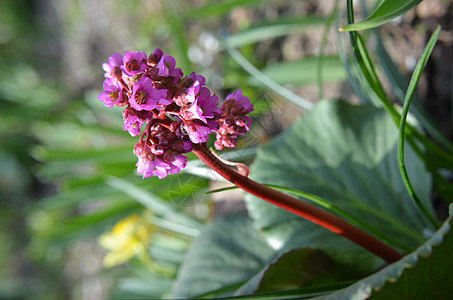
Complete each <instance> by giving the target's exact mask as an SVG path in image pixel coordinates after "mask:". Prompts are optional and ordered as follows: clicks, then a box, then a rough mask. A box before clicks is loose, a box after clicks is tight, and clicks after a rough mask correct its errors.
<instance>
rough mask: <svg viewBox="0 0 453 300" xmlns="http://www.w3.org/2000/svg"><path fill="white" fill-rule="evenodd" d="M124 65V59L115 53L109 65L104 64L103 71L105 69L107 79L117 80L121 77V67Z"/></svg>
mask: <svg viewBox="0 0 453 300" xmlns="http://www.w3.org/2000/svg"><path fill="white" fill-rule="evenodd" d="M122 64H123V57H122V56H121V54H119V53H113V54H112V56H110V57H109V61H108V63H103V64H102V69H104V71H105V74H104V77H105V78H116V76H118V74H119V76H120V77H121V70H120V67H121V65H122Z"/></svg>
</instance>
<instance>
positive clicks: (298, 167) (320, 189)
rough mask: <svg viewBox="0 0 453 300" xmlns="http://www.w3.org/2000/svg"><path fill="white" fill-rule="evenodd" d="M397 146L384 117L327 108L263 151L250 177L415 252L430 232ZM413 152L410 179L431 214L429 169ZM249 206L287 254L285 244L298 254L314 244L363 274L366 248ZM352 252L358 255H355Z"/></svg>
mask: <svg viewBox="0 0 453 300" xmlns="http://www.w3.org/2000/svg"><path fill="white" fill-rule="evenodd" d="M397 140H398V133H397V130H396V128H395V126H394V124H393V122H392V120H391V119H390V117H389V116H388V115H387V114H386V112H385V111H384V110H382V109H378V108H376V107H373V106H368V105H363V106H353V105H349V104H347V103H344V102H342V101H324V102H320V103H319V104H318V106H317V107H316V108H315V110H313V111H310V112H308V113H306V114H305V115H304V116H302V117H301V118H300V119H299V120H297V121H296V122H295V123H294V124H293V126H292V127H291V128H290V129H289V130H287V131H286V132H285V133H284V134H282V135H281V136H279V137H278V138H276V139H275V140H274V141H272V142H271V143H269V144H268V145H266V146H264V147H262V148H261V149H259V150H258V152H257V157H256V159H255V161H254V163H253V164H252V166H251V168H250V176H251V177H252V178H253V179H255V180H257V181H258V182H261V183H264V184H269V183H270V184H273V185H279V186H283V187H287V188H291V189H299V190H302V191H304V192H307V193H311V194H314V195H318V196H320V197H322V198H324V199H326V200H328V201H330V202H331V203H333V204H334V205H335V206H336V207H337V208H338V209H341V210H342V211H347V212H348V213H349V214H350V215H352V216H353V217H355V218H357V219H359V220H361V221H363V222H367V223H368V224H369V225H370V226H372V227H374V228H376V229H378V230H380V231H381V232H382V233H384V234H385V235H387V236H389V237H390V238H392V239H395V240H398V241H400V242H401V243H402V244H405V245H406V246H407V247H409V249H415V248H416V247H417V246H418V245H420V244H421V243H422V242H423V237H422V232H423V231H424V230H425V229H427V228H430V224H429V222H427V221H426V220H425V219H424V218H423V217H422V215H421V214H420V212H419V211H418V209H417V208H416V207H415V206H414V204H413V203H412V201H411V199H410V197H409V195H408V194H407V192H406V189H405V187H404V184H403V182H402V180H401V177H400V174H399V170H398V163H397V158H396V147H397ZM407 150H408V151H407V153H406V154H407V156H406V163H407V166H408V174H409V176H410V178H411V180H412V182H413V183H414V186H415V187H416V190H417V193H418V194H419V195H420V198H421V199H422V201H423V203H424V205H425V206H426V207H429V208H430V203H429V194H430V188H431V177H430V176H429V174H428V173H427V172H426V170H425V168H424V165H423V162H422V161H420V160H419V159H418V157H417V156H416V155H415V154H414V152H413V151H411V149H410V148H408V149H407ZM247 204H248V208H249V212H250V215H251V216H252V218H253V219H254V221H255V224H256V225H257V226H258V227H259V228H263V229H265V230H266V232H267V233H268V238H269V240H270V241H272V242H273V243H275V244H280V246H281V247H283V245H285V243H286V245H285V247H289V245H288V244H287V243H288V241H290V244H292V245H291V246H293V247H303V246H309V245H313V244H315V246H316V247H319V248H320V249H322V250H324V251H325V252H326V253H327V254H329V255H330V254H331V252H329V251H334V252H336V253H335V255H334V256H333V257H334V258H335V257H337V258H338V259H339V260H340V261H342V262H344V263H348V262H349V263H351V264H353V265H354V266H357V267H360V266H359V262H358V260H357V258H358V257H360V255H358V254H360V253H361V251H362V249H361V248H359V249H356V248H354V247H352V245H351V244H348V243H346V242H348V241H344V242H342V240H344V239H337V238H335V236H336V235H334V234H331V233H330V232H329V231H327V230H321V229H317V228H319V227H318V226H314V225H312V224H311V223H309V222H307V221H305V220H302V219H300V218H299V217H297V216H295V215H293V214H291V213H289V212H287V211H284V210H282V209H280V208H278V207H275V206H273V205H270V204H268V203H266V202H264V201H262V200H260V199H258V198H255V197H253V196H250V195H247ZM351 250H354V251H357V252H356V253H355V254H351V253H352V252H351ZM363 251H364V250H363ZM343 255H344V256H343ZM354 256H357V257H354ZM361 257H362V260H361V261H362V263H363V264H365V266H364V268H365V269H366V264H368V265H369V267H370V266H371V264H370V263H367V260H368V259H369V257H366V254H363V256H361ZM375 266H376V265H375Z"/></svg>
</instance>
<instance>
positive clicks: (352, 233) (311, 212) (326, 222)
mask: <svg viewBox="0 0 453 300" xmlns="http://www.w3.org/2000/svg"><path fill="white" fill-rule="evenodd" d="M192 152H193V153H194V154H195V155H196V156H197V157H198V158H199V159H200V160H201V161H203V162H204V163H205V164H206V165H207V166H208V167H210V168H211V169H213V170H214V171H216V172H217V173H218V174H219V175H221V176H222V177H223V178H225V179H226V180H228V181H230V182H231V183H233V184H234V185H236V186H237V187H239V188H241V189H243V190H244V191H246V192H248V193H250V194H252V195H254V196H256V197H259V198H261V199H263V200H265V201H267V202H269V203H271V204H273V205H276V206H278V207H280V208H283V209H284V210H287V211H289V212H292V213H293V214H296V215H298V216H300V217H302V218H304V219H306V220H308V221H311V222H313V223H315V224H318V225H320V226H322V227H324V228H326V229H328V230H330V231H332V232H333V233H336V234H339V235H342V236H343V237H345V238H347V239H349V240H350V241H352V242H354V243H355V244H358V245H360V246H362V247H363V248H365V249H366V250H368V251H370V252H371V253H373V254H375V255H377V256H379V257H380V258H382V259H384V260H385V261H387V262H388V263H393V262H396V261H398V260H399V259H401V258H402V257H403V255H402V254H400V253H399V252H397V251H396V250H394V249H393V248H391V247H389V246H388V245H386V244H384V243H383V242H381V241H380V240H378V239H376V238H375V237H373V236H371V235H370V234H368V233H366V232H365V231H363V230H361V229H359V228H357V227H355V226H353V225H351V224H349V223H348V222H346V221H344V220H343V219H340V218H338V217H337V216H334V215H332V214H330V213H328V212H326V211H324V210H322V209H320V208H317V207H315V206H313V205H310V204H308V203H305V202H303V201H300V200H298V199H296V198H293V197H291V196H289V195H287V194H284V193H281V192H279V191H276V190H274V189H271V188H269V187H267V186H265V185H262V184H260V183H258V182H256V181H253V180H251V179H250V178H248V177H247V176H244V175H241V174H240V173H238V172H237V171H235V170H234V169H233V168H231V167H230V166H228V165H226V164H225V163H223V162H222V161H220V160H219V159H218V158H217V157H216V156H215V155H214V154H213V153H212V152H211V151H210V150H209V149H208V148H207V147H206V144H204V143H203V144H196V145H194V146H193V149H192Z"/></svg>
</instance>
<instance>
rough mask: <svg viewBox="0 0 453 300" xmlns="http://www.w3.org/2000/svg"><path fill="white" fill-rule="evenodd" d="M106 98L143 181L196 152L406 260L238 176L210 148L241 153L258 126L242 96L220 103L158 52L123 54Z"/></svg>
mask: <svg viewBox="0 0 453 300" xmlns="http://www.w3.org/2000/svg"><path fill="white" fill-rule="evenodd" d="M102 67H103V69H104V70H105V81H104V84H103V87H104V91H103V92H101V93H100V94H99V100H100V101H102V102H103V103H104V105H105V106H107V107H113V106H118V107H124V110H123V120H124V130H127V131H128V132H129V133H130V135H131V136H133V137H136V136H138V142H137V143H136V144H135V146H134V149H133V152H134V154H135V155H136V156H137V158H138V162H137V164H136V167H137V171H138V173H139V174H141V175H142V176H143V178H147V177H151V176H153V175H155V176H157V177H158V178H160V179H163V178H165V177H166V176H167V175H168V174H175V173H178V172H179V171H181V169H183V168H184V167H185V166H186V164H187V157H186V156H184V154H185V153H188V152H193V153H194V154H195V155H196V156H197V157H198V158H200V159H201V160H202V161H203V162H204V163H205V164H206V165H207V166H208V167H210V168H212V169H213V170H214V171H216V172H217V173H218V174H220V175H221V176H223V177H224V178H225V179H227V180H229V181H230V182H232V183H233V184H235V185H236V186H238V187H239V188H242V189H243V190H244V191H246V192H249V193H251V194H253V195H255V196H257V197H259V198H261V199H263V200H265V201H268V202H270V203H272V204H274V205H277V206H278V207H281V208H283V209H285V210H287V211H290V212H292V213H294V214H296V215H298V216H301V217H303V218H305V219H307V220H309V221H312V222H314V223H316V224H318V225H320V226H323V227H325V228H327V229H328V230H330V231H332V232H334V233H336V234H340V235H342V236H344V237H346V238H348V239H349V240H351V241H353V242H355V243H356V244H358V245H360V246H362V247H364V248H365V249H367V250H369V251H370V252H372V253H374V254H376V255H377V256H379V257H381V258H383V259H384V260H386V261H387V262H394V261H397V260H399V259H400V258H401V257H402V255H401V254H400V253H398V252H397V251H395V250H394V249H392V248H391V247H389V246H388V245H386V244H384V243H383V242H381V241H380V240H378V239H376V238H375V237H373V236H371V235H369V234H368V233H366V232H365V231H363V230H361V229H359V228H357V227H355V226H353V225H351V224H349V223H347V222H346V221H344V220H343V219H340V218H338V217H336V216H334V215H332V214H330V213H327V212H325V211H324V210H322V209H319V208H317V207H315V206H312V205H310V204H307V203H305V202H303V201H300V200H298V199H296V198H293V197H291V196H288V195H287V194H283V193H281V192H279V191H277V190H274V189H271V188H269V187H268V186H265V185H262V184H260V183H257V182H255V181H253V180H251V179H250V178H248V168H247V167H245V166H241V165H239V166H238V167H237V168H233V167H232V166H231V164H227V163H224V162H223V161H222V160H221V159H219V158H218V156H216V155H215V154H213V153H212V152H211V151H210V150H209V149H208V148H207V146H206V142H207V141H208V138H209V136H210V135H211V134H214V133H215V134H216V140H215V143H214V146H215V148H216V149H217V150H222V149H223V148H225V147H230V148H231V147H235V142H236V139H237V138H238V137H240V136H242V135H244V134H246V133H247V132H248V131H249V129H250V126H251V119H250V117H248V116H247V114H248V113H250V112H251V111H253V105H252V104H251V103H250V101H249V99H248V98H247V97H246V96H244V95H243V94H242V92H241V90H237V91H236V92H234V93H232V94H229V95H228V96H227V97H226V99H225V100H224V101H222V102H221V104H220V106H219V99H218V97H217V96H216V95H214V94H212V93H211V91H210V90H209V89H208V88H207V87H206V86H205V85H206V80H205V78H204V77H203V76H201V75H197V74H195V73H192V74H190V75H189V76H184V74H183V72H182V71H181V69H179V68H176V64H175V59H174V58H173V57H171V56H169V55H168V54H164V53H163V51H162V50H160V49H156V50H154V51H153V52H152V53H151V54H150V55H149V56H148V55H147V54H146V53H144V52H135V51H127V52H125V53H124V55H121V54H118V53H115V54H113V55H112V56H111V57H110V58H109V60H108V62H107V63H104V64H103V66H102Z"/></svg>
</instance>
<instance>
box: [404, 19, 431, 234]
mask: <svg viewBox="0 0 453 300" xmlns="http://www.w3.org/2000/svg"><path fill="white" fill-rule="evenodd" d="M439 32H440V26H438V27H437V30H436V31H435V32H434V33H433V34H432V36H431V38H430V39H429V41H428V45H427V46H426V48H425V50H424V51H423V54H422V56H421V57H420V59H419V61H418V63H417V66H416V67H415V70H414V73H413V74H412V78H411V81H410V82H409V87H408V88H407V92H406V97H405V99H404V106H403V111H402V112H401V122H400V125H399V141H398V165H399V168H400V172H401V177H402V178H403V182H404V184H405V186H406V188H407V191H408V192H409V195H410V196H411V198H412V200H413V201H414V202H415V204H416V205H417V207H418V208H419V209H420V211H421V212H422V213H423V214H424V216H425V217H426V218H427V219H428V220H429V221H430V222H431V223H432V224H433V225H434V226H438V224H437V221H436V219H435V217H434V216H433V215H432V214H431V213H430V212H429V211H428V210H427V209H426V208H425V206H424V205H423V203H422V202H421V200H420V199H419V198H418V196H417V193H416V192H415V190H414V188H413V186H412V183H411V181H410V179H409V176H408V174H407V170H406V164H405V161H404V139H405V128H406V118H407V115H408V114H409V107H410V105H411V101H412V96H413V95H414V93H415V88H416V87H417V83H418V81H419V79H420V76H421V75H422V71H423V69H424V68H425V65H426V62H427V61H428V58H429V56H430V55H431V52H432V51H433V49H434V45H435V44H436V41H437V37H438V35H439Z"/></svg>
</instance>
